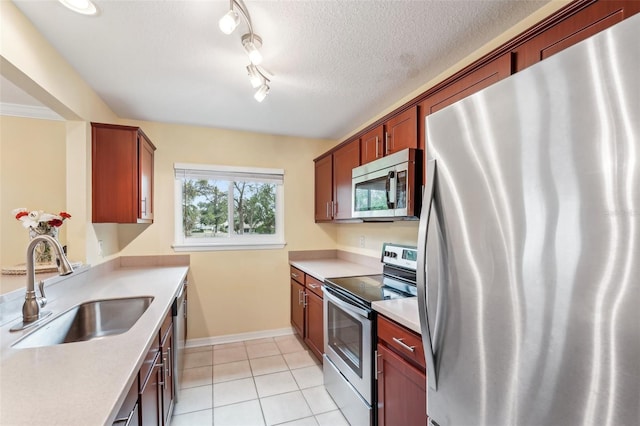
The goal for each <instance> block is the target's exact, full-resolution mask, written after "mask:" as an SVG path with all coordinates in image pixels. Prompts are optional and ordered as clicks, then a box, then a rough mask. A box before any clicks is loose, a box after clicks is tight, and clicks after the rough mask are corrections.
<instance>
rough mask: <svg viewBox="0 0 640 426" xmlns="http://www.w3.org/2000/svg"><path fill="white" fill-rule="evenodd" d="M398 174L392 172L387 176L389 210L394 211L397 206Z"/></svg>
mask: <svg viewBox="0 0 640 426" xmlns="http://www.w3.org/2000/svg"><path fill="white" fill-rule="evenodd" d="M396 186H397V185H396V172H394V171H391V172H389V173H388V174H387V185H386V188H385V189H386V192H387V208H390V209H393V208H395V205H396Z"/></svg>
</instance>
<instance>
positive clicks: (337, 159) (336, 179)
mask: <svg viewBox="0 0 640 426" xmlns="http://www.w3.org/2000/svg"><path fill="white" fill-rule="evenodd" d="M359 165H360V141H359V140H354V141H352V142H351V143H348V144H347V145H345V146H343V147H341V148H340V149H338V150H337V151H335V152H334V153H333V218H334V219H350V218H351V192H352V189H351V176H352V174H351V171H352V170H353V168H354V167H358V166H359Z"/></svg>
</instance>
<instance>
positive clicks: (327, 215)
mask: <svg viewBox="0 0 640 426" xmlns="http://www.w3.org/2000/svg"><path fill="white" fill-rule="evenodd" d="M326 217H327V219H329V218H330V217H331V216H329V202H328V201H327V216H326Z"/></svg>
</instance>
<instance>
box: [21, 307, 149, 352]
mask: <svg viewBox="0 0 640 426" xmlns="http://www.w3.org/2000/svg"><path fill="white" fill-rule="evenodd" d="M152 301H153V297H151V296H145V297H131V298H123V299H105V300H93V301H90V302H85V303H82V304H80V305H77V306H74V307H73V308H71V309H69V310H68V311H67V312H65V313H63V314H61V315H59V316H57V317H56V318H54V319H52V320H51V321H49V322H48V323H46V324H44V325H42V326H41V327H40V328H38V329H36V330H35V331H34V332H32V333H29V334H28V335H27V336H25V337H23V338H22V339H20V340H18V341H17V342H16V343H14V344H13V347H14V348H35V347H40V346H52V345H59V344H62V343H72V342H84V341H87V340H93V339H98V338H101V337H106V336H113V335H116V334H121V333H124V332H125V331H127V330H129V329H130V328H131V327H133V325H134V324H135V323H136V321H138V319H139V318H140V317H141V316H142V314H143V313H144V312H145V311H146V310H147V308H148V307H149V305H150V304H151V302H152Z"/></svg>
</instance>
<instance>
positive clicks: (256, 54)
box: [242, 34, 262, 65]
mask: <svg viewBox="0 0 640 426" xmlns="http://www.w3.org/2000/svg"><path fill="white" fill-rule="evenodd" d="M242 45H243V46H244V50H245V51H246V52H247V55H249V60H250V61H251V63H252V64H253V65H260V63H261V62H262V54H261V53H260V51H259V50H258V49H259V48H260V47H262V39H261V38H260V37H259V36H257V35H255V34H245V35H243V36H242Z"/></svg>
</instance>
